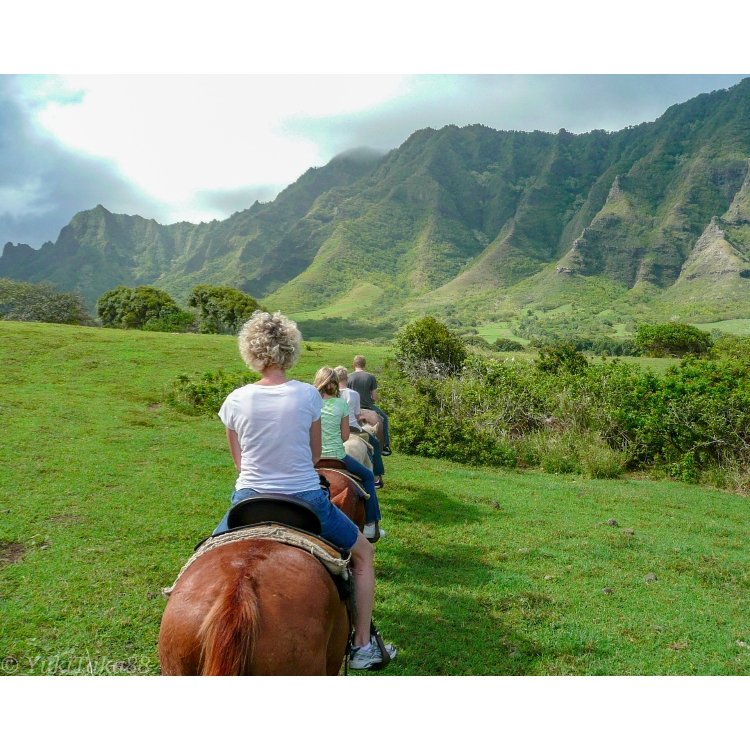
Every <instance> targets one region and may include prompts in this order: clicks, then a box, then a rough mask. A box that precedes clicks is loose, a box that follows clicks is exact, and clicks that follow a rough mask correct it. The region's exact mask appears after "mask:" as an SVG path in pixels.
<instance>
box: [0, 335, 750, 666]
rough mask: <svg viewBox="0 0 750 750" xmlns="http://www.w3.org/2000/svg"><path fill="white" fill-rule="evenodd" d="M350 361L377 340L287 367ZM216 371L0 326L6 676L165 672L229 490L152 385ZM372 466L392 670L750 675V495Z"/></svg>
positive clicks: (160, 349)
mask: <svg viewBox="0 0 750 750" xmlns="http://www.w3.org/2000/svg"><path fill="white" fill-rule="evenodd" d="M355 353H363V354H365V356H366V357H367V358H368V362H369V363H370V364H371V367H372V369H373V370H374V371H375V372H378V371H380V369H381V367H382V365H383V362H384V359H385V356H386V354H387V350H386V349H384V348H378V347H369V348H367V347H366V348H365V349H364V351H361V350H360V349H359V348H358V349H357V350H356V351H355V350H354V349H353V348H352V347H350V346H343V345H337V344H323V343H320V344H319V343H315V344H311V345H310V348H305V351H304V352H303V356H302V359H301V362H300V363H299V365H298V366H297V368H295V371H294V373H293V374H294V375H295V376H297V377H299V378H303V379H306V380H309V379H311V377H312V375H313V373H314V372H315V370H316V369H317V368H318V367H319V366H320V365H322V364H334V365H335V364H339V363H344V364H348V363H349V361H350V360H351V357H352V355H353V354H355ZM219 367H221V368H224V369H225V370H230V371H234V370H235V369H236V370H240V369H241V367H242V366H241V361H240V359H239V355H238V353H237V350H236V342H235V340H234V339H233V338H232V337H221V336H208V335H202V336H198V335H175V334H161V333H145V332H138V331H119V330H108V329H93V328H81V327H66V326H55V325H44V324H30V323H29V324H27V323H10V322H2V321H0V388H2V394H3V398H2V400H1V401H0V417H1V418H2V423H3V440H2V441H1V442H0V458H1V459H2V461H1V462H2V466H3V471H2V474H0V589H1V590H2V597H1V598H0V620H2V623H3V627H2V629H0V652H1V653H2V654H3V655H4V660H3V670H4V673H6V674H92V673H93V674H156V673H158V661H157V654H156V643H157V637H158V629H159V621H160V617H161V613H162V611H163V607H164V601H163V599H162V598H161V597H160V595H159V591H160V589H161V587H162V586H165V585H168V584H169V583H171V582H172V580H173V579H174V576H175V575H176V573H177V571H178V570H179V568H180V567H181V565H182V563H183V562H184V561H185V560H186V559H187V557H188V556H189V554H190V552H191V551H192V548H193V545H194V544H195V543H196V542H197V541H198V540H200V539H201V538H203V537H204V536H205V535H206V534H207V533H209V532H210V531H211V529H212V528H213V526H214V525H215V523H216V522H217V521H218V519H219V518H220V517H221V515H222V513H223V511H224V510H225V508H226V505H227V503H228V499H229V494H230V490H231V487H232V484H233V482H234V470H233V467H232V462H231V459H230V457H229V453H228V450H227V448H226V445H225V438H224V432H223V427H222V425H221V423H220V422H219V421H218V419H208V418H202V417H188V416H185V415H182V414H179V413H177V412H175V411H173V410H171V409H170V408H169V407H168V406H167V405H166V396H167V393H168V391H169V387H170V383H171V381H172V379H173V378H174V377H176V376H177V375H179V374H181V373H187V374H195V373H202V372H204V371H207V370H215V369H217V368H219ZM394 428H395V429H398V426H397V425H395V426H394ZM386 461H387V464H386V470H387V473H386V476H385V482H386V488H385V489H384V490H383V491H382V493H381V495H380V497H381V506H382V510H383V527H384V528H385V529H386V530H387V532H388V536H387V537H386V539H384V540H383V541H382V542H381V543H380V544H379V545H378V547H377V555H376V566H377V575H378V588H377V594H376V610H375V616H376V619H377V622H378V624H379V626H380V627H381V629H382V631H383V632H384V634H385V635H386V636H387V637H388V639H389V640H393V641H394V642H395V643H396V644H397V646H398V647H399V650H400V654H399V658H398V660H397V661H396V662H394V664H393V666H392V667H391V668H389V670H388V674H391V675H440V674H454V675H458V674H475V675H478V674H495V675H501V674H503V675H504V674H508V675H520V674H574V675H575V674H577V675H583V674H623V675H624V674H653V675H666V674H680V675H688V674H702V675H712V674H734V675H740V674H748V672H749V671H750V630H749V629H748V621H747V616H746V606H745V602H746V601H747V600H748V593H750V592H749V591H748V589H749V588H750V577H749V576H748V571H747V565H746V562H747V559H746V558H747V555H746V547H747V545H746V538H747V528H748V522H750V507H749V506H748V503H747V499H746V498H743V497H738V496H735V495H731V494H728V493H724V492H718V491H710V490H706V489H705V488H699V487H696V486H691V485H685V484H677V483H673V482H652V481H644V480H639V479H637V478H636V477H630V478H627V479H624V480H616V481H605V480H598V481H596V480H584V479H581V478H577V477H576V478H574V477H570V476H554V475H543V474H538V473H533V472H521V471H501V470H481V469H476V468H467V467H464V466H461V465H458V464H452V463H449V462H445V461H437V460H428V459H415V458H413V457H406V456H400V455H397V454H394V455H393V456H391V457H389V458H387V459H386ZM611 519H615V520H616V521H617V524H618V525H613V524H610V523H608V521H610V520H611ZM631 532H632V533H631ZM651 573H653V574H654V575H655V580H652V576H649V574H651ZM647 578H648V580H647Z"/></svg>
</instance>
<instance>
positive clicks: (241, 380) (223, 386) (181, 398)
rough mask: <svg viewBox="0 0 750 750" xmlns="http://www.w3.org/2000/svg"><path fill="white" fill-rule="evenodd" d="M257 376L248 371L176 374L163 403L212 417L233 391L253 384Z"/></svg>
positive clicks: (186, 412) (184, 412) (193, 413)
mask: <svg viewBox="0 0 750 750" xmlns="http://www.w3.org/2000/svg"><path fill="white" fill-rule="evenodd" d="M258 378H259V376H258V374H257V373H254V372H251V371H250V370H245V371H242V372H231V373H226V372H224V371H223V370H217V371H216V372H204V373H203V374H202V375H193V376H189V375H179V376H178V377H177V378H175V380H174V382H173V383H172V386H171V388H170V390H169V394H168V396H167V402H168V403H169V404H170V405H171V406H172V407H174V408H175V409H177V411H180V412H182V413H183V414H191V415H205V416H214V415H216V413H217V412H218V411H219V409H220V408H221V405H222V404H223V403H224V399H225V398H226V397H227V396H228V395H229V394H230V393H231V392H232V391H233V390H235V389H236V388H241V387H242V386H243V385H247V384H248V383H254V382H255V381H256V380H258Z"/></svg>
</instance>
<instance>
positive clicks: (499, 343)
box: [492, 338, 524, 352]
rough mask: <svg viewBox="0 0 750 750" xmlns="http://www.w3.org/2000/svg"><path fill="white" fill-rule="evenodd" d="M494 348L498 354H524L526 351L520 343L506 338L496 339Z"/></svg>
mask: <svg viewBox="0 0 750 750" xmlns="http://www.w3.org/2000/svg"><path fill="white" fill-rule="evenodd" d="M492 347H493V348H494V349H495V351H497V352H522V351H523V349H524V346H523V344H522V343H521V342H520V341H514V340H513V339H504V338H497V339H495V343H494V344H493V345H492Z"/></svg>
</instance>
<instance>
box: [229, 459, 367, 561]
mask: <svg viewBox="0 0 750 750" xmlns="http://www.w3.org/2000/svg"><path fill="white" fill-rule="evenodd" d="M360 466H361V464H360ZM362 468H364V467H362ZM370 474H372V472H370ZM263 494H265V493H263V492H257V491H256V490H253V489H250V488H249V487H243V488H242V489H239V490H235V491H234V493H232V505H236V504H237V503H238V502H240V500H245V499H247V498H248V497H255V496H256V495H263ZM291 497H295V498H297V499H298V500H302V502H303V503H305V505H307V506H308V507H309V508H310V510H311V511H312V512H313V513H315V515H316V516H317V517H318V518H319V519H320V529H321V530H320V535H321V536H322V537H323V538H324V539H328V541H329V542H332V543H333V544H335V545H336V546H337V547H341V548H342V549H351V548H352V547H353V546H354V543H355V542H356V541H357V536H358V535H359V529H358V528H357V527H356V526H355V525H354V521H352V520H351V519H350V518H349V517H348V516H346V515H345V514H344V513H342V512H341V510H339V509H338V508H337V507H336V506H335V505H334V504H333V503H332V502H331V498H330V497H329V495H328V492H327V491H326V490H324V489H323V488H322V487H321V488H320V489H318V490H307V491H306V492H295V493H294V494H293V495H291ZM228 516H229V511H227V512H226V513H225V514H224V518H222V519H221V523H219V525H218V526H217V527H216V529H215V530H214V534H218V533H220V532H222V531H227V517H228Z"/></svg>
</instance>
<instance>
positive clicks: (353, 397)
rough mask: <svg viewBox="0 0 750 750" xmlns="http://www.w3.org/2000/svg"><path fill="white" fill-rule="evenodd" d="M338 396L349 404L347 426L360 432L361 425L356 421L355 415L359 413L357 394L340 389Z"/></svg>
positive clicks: (349, 389)
mask: <svg viewBox="0 0 750 750" xmlns="http://www.w3.org/2000/svg"><path fill="white" fill-rule="evenodd" d="M339 395H340V396H341V398H343V399H344V401H346V403H347V404H349V426H350V427H355V428H356V429H358V430H360V431H361V430H362V425H361V424H360V423H359V422H358V421H357V415H358V414H359V412H360V411H361V409H360V400H359V393H357V391H355V390H353V389H352V388H340V389H339Z"/></svg>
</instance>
